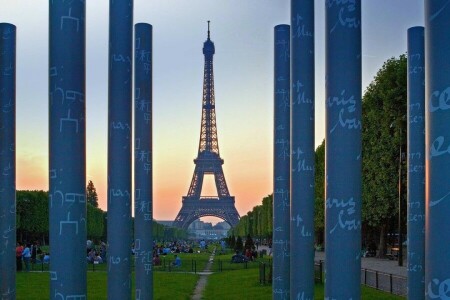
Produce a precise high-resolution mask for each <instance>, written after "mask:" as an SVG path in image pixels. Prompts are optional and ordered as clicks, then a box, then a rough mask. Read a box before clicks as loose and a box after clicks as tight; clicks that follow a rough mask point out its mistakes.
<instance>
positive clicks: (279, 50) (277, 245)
mask: <svg viewBox="0 0 450 300" xmlns="http://www.w3.org/2000/svg"><path fill="white" fill-rule="evenodd" d="M289 44H290V27H289V25H278V26H275V49H274V53H275V55H274V64H275V68H274V71H275V74H274V153H273V156H274V158H273V162H274V163H273V241H272V247H273V288H272V291H273V299H289V251H290V249H289V225H290V222H289V217H290V201H289V183H290V174H291V172H290V161H289V151H290V147H289V139H290V130H289V128H290V109H289V102H290V96H289V95H290V55H289V53H290V45H289Z"/></svg>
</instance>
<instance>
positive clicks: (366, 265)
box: [258, 246, 408, 277]
mask: <svg viewBox="0 0 450 300" xmlns="http://www.w3.org/2000/svg"><path fill="white" fill-rule="evenodd" d="M261 250H266V253H267V254H271V253H272V249H270V248H269V247H267V246H260V247H259V249H258V251H261ZM314 260H315V261H319V260H322V261H325V252H318V251H316V253H315V258H314ZM406 265H407V261H406V260H404V261H403V266H402V267H399V266H398V262H397V260H389V259H382V258H375V257H361V269H369V270H374V271H378V272H383V273H387V274H393V275H399V276H403V277H406V276H407V273H408V272H407V271H406Z"/></svg>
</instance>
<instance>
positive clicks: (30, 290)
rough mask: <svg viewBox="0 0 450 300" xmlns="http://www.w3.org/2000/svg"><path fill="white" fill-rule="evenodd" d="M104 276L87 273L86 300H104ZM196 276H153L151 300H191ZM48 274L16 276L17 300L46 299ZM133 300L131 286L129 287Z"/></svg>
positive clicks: (22, 274) (20, 273)
mask: <svg viewBox="0 0 450 300" xmlns="http://www.w3.org/2000/svg"><path fill="white" fill-rule="evenodd" d="M106 276H107V273H106V272H88V273H87V281H88V299H96V300H97V299H99V300H102V299H106V281H107V277H106ZM198 277H199V276H198V275H195V274H189V273H167V272H155V273H154V275H153V280H154V282H153V284H154V290H153V299H161V300H163V299H180V300H181V299H190V296H191V295H192V294H193V292H194V288H195V285H196V284H197V280H198ZM49 282H50V278H49V273H48V272H44V273H41V272H30V273H26V272H19V273H17V300H22V299H23V300H25V299H26V300H40V299H48V298H49V294H50V284H49ZM132 294H133V295H132V298H133V299H134V282H133V286H132Z"/></svg>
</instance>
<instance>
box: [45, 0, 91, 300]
mask: <svg viewBox="0 0 450 300" xmlns="http://www.w3.org/2000/svg"><path fill="white" fill-rule="evenodd" d="M49 5H50V13H49V16H50V26H49V39H50V40H49V48H50V56H49V102H50V103H49V123H50V124H49V177H50V189H49V202H50V203H49V214H50V247H51V253H52V262H51V264H50V299H71V298H76V299H83V297H86V289H87V288H86V284H87V282H86V131H85V122H86V105H85V91H86V37H85V36H86V27H85V20H86V19H85V15H86V11H85V10H86V8H85V2H84V1H50V2H49ZM58 254H59V255H58Z"/></svg>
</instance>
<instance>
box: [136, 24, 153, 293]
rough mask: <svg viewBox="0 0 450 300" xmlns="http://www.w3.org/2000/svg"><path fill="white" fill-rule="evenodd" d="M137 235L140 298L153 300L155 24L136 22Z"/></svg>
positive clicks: (137, 271) (138, 291)
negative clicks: (153, 42) (153, 37)
mask: <svg viewBox="0 0 450 300" xmlns="http://www.w3.org/2000/svg"><path fill="white" fill-rule="evenodd" d="M134 49H135V55H134V99H135V103H134V188H135V192H134V238H135V244H134V249H135V251H136V252H135V254H134V259H135V272H136V297H135V298H136V299H141V300H145V299H153V271H152V258H153V236H152V219H153V213H152V212H153V209H152V208H153V201H152V200H153V195H152V192H153V176H152V165H153V161H152V53H153V51H152V25H150V24H145V23H139V24H136V25H135V47H134Z"/></svg>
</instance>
